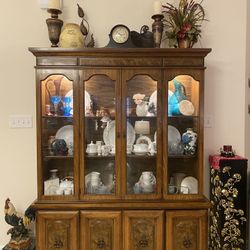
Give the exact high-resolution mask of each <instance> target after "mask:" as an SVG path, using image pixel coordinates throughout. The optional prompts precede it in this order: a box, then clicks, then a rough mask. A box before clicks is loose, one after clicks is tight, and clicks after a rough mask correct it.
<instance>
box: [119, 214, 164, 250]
mask: <svg viewBox="0 0 250 250" xmlns="http://www.w3.org/2000/svg"><path fill="white" fill-rule="evenodd" d="M163 215H164V213H163V211H125V212H124V216H123V222H124V223H123V227H124V228H123V234H124V248H123V249H124V250H162V249H163Z"/></svg>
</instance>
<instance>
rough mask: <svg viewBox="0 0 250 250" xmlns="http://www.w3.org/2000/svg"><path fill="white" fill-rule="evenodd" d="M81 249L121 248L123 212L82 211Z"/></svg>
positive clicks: (113, 249)
mask: <svg viewBox="0 0 250 250" xmlns="http://www.w3.org/2000/svg"><path fill="white" fill-rule="evenodd" d="M80 218H81V220H80V249H81V250H121V249H122V248H121V242H122V240H121V212H119V211H112V212H109V211H100V212H98V211H82V212H81V217H80Z"/></svg>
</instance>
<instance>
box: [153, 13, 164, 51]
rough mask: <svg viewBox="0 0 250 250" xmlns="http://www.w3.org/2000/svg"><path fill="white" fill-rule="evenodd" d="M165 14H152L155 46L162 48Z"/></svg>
mask: <svg viewBox="0 0 250 250" xmlns="http://www.w3.org/2000/svg"><path fill="white" fill-rule="evenodd" d="M163 17H164V16H163V15H162V14H156V15H153V16H152V19H154V22H153V24H152V31H153V37H154V47H155V48H160V46H161V38H162V32H163V22H162V19H163Z"/></svg>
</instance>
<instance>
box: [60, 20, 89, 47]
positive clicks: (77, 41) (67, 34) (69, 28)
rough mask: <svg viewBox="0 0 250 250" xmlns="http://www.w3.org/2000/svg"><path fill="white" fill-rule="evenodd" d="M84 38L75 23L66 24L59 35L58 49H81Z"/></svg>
mask: <svg viewBox="0 0 250 250" xmlns="http://www.w3.org/2000/svg"><path fill="white" fill-rule="evenodd" d="M84 42H85V36H84V35H83V34H82V32H81V30H80V26H79V25H78V24H76V23H67V24H66V25H65V26H64V28H63V30H62V33H61V35H60V47H62V48H83V47H84Z"/></svg>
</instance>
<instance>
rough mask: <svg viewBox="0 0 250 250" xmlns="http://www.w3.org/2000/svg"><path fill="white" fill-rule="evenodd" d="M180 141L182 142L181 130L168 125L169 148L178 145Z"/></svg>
mask: <svg viewBox="0 0 250 250" xmlns="http://www.w3.org/2000/svg"><path fill="white" fill-rule="evenodd" d="M180 141H181V134H180V132H179V130H178V129H177V128H176V127H174V126H172V125H168V146H169V147H170V146H171V145H173V144H174V143H178V142H180Z"/></svg>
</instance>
